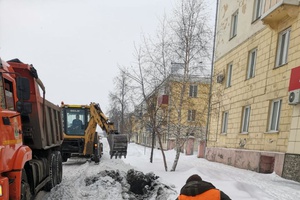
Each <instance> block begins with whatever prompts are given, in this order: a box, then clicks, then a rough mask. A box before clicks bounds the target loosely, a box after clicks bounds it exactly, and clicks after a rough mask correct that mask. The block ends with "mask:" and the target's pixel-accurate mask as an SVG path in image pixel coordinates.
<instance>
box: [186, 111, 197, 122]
mask: <svg viewBox="0 0 300 200" xmlns="http://www.w3.org/2000/svg"><path fill="white" fill-rule="evenodd" d="M195 119H196V110H188V121H192V122H193V121H195Z"/></svg>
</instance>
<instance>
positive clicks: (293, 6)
mask: <svg viewBox="0 0 300 200" xmlns="http://www.w3.org/2000/svg"><path fill="white" fill-rule="evenodd" d="M298 14H299V0H272V1H265V3H264V5H263V14H262V16H261V20H262V22H263V23H264V24H265V25H269V26H270V28H272V29H274V30H277V27H278V23H279V22H280V21H281V20H283V19H293V18H296V17H297V16H298Z"/></svg>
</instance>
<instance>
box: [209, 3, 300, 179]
mask: <svg viewBox="0 0 300 200" xmlns="http://www.w3.org/2000/svg"><path fill="white" fill-rule="evenodd" d="M299 11H300V6H299V0H253V1H250V0H248V1H244V0H236V1H231V0H219V1H218V12H217V16H218V17H217V19H218V20H217V26H216V43H215V61H214V72H213V76H212V77H213V83H212V99H211V112H210V117H209V130H208V137H207V148H206V158H207V159H208V160H211V161H216V162H221V163H224V164H228V165H232V166H235V167H239V168H244V169H249V170H253V171H256V172H260V173H272V172H275V173H276V174H278V175H280V176H283V177H285V178H288V179H292V180H296V181H300V168H299V167H297V166H299V165H300V104H299V103H300V100H299V98H300V96H299V89H300V68H299V66H300V15H299Z"/></svg>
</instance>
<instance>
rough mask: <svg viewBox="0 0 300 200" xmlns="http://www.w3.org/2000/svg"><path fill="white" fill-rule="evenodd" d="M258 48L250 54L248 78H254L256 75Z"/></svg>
mask: <svg viewBox="0 0 300 200" xmlns="http://www.w3.org/2000/svg"><path fill="white" fill-rule="evenodd" d="M256 56H257V49H252V50H251V51H250V52H249V56H248V70H247V79H249V78H253V77H254V75H255V64H256Z"/></svg>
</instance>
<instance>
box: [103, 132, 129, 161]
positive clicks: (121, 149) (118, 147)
mask: <svg viewBox="0 0 300 200" xmlns="http://www.w3.org/2000/svg"><path fill="white" fill-rule="evenodd" d="M107 140H108V143H109V148H110V152H109V154H110V158H112V157H115V158H117V157H119V158H122V156H124V158H126V155H127V135H124V134H114V133H112V134H109V135H108V138H107Z"/></svg>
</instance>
